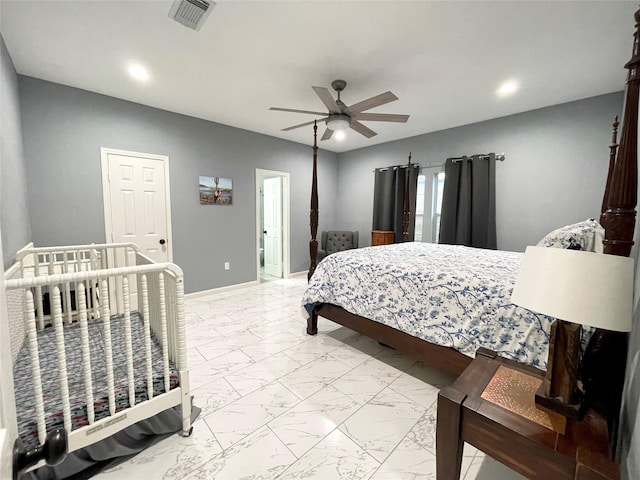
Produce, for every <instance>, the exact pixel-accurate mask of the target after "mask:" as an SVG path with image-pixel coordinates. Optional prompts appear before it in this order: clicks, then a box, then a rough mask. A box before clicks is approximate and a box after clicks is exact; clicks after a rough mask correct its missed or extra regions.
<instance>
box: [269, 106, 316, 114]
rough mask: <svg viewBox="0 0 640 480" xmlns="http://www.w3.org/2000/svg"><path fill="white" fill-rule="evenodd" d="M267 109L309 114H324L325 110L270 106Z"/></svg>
mask: <svg viewBox="0 0 640 480" xmlns="http://www.w3.org/2000/svg"><path fill="white" fill-rule="evenodd" d="M269 110H276V111H278V112H293V113H310V114H311V115H326V114H327V113H326V112H312V111H310V110H296V109H295V108H280V107H271V108H269Z"/></svg>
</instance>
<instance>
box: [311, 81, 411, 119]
mask: <svg viewBox="0 0 640 480" xmlns="http://www.w3.org/2000/svg"><path fill="white" fill-rule="evenodd" d="M314 88H315V87H314ZM396 100H398V97H396V96H395V95H394V94H393V93H391V92H384V93H381V94H380V95H376V96H375V97H371V98H368V99H367V100H363V101H361V102H358V103H356V104H353V105H351V106H350V107H349V108H347V111H348V113H349V114H352V113H360V112H364V111H365V110H369V109H370V108H374V107H379V106H380V105H384V104H385V103H389V102H394V101H396Z"/></svg>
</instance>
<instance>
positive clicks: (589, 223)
mask: <svg viewBox="0 0 640 480" xmlns="http://www.w3.org/2000/svg"><path fill="white" fill-rule="evenodd" d="M603 240H604V228H602V226H601V225H600V224H599V223H598V222H597V221H596V220H595V219H593V218H589V219H588V220H585V221H584V222H578V223H574V224H572V225H565V226H564V227H561V228H558V229H557V230H554V231H553V232H551V233H549V234H548V235H546V236H545V237H544V238H543V239H542V240H540V241H539V242H538V245H537V246H538V247H552V248H566V249H570V250H584V251H587V252H597V253H602V241H603Z"/></svg>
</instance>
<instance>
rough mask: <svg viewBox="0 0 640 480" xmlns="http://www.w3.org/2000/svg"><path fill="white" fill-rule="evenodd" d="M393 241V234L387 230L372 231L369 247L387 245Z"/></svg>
mask: <svg viewBox="0 0 640 480" xmlns="http://www.w3.org/2000/svg"><path fill="white" fill-rule="evenodd" d="M394 241H395V233H394V232H392V231H388V230H372V231H371V246H372V247H374V246H376V245H389V244H391V243H393V242H394Z"/></svg>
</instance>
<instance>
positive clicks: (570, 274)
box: [511, 247, 633, 418]
mask: <svg viewBox="0 0 640 480" xmlns="http://www.w3.org/2000/svg"><path fill="white" fill-rule="evenodd" d="M632 300H633V259H631V258H628V257H620V256H617V255H605V254H601V253H592V252H583V251H578V250H567V249H561V248H548V247H527V249H526V251H525V253H524V256H523V258H522V264H521V265H520V271H519V272H518V276H517V279H516V284H515V287H514V289H513V294H512V296H511V301H512V302H513V303H515V304H516V305H519V306H521V307H524V308H526V309H528V310H532V311H534V312H538V313H542V314H545V315H548V316H550V317H554V318H555V319H556V321H555V322H554V323H553V324H552V326H551V334H550V338H549V359H548V361H547V374H546V376H545V379H544V381H543V383H542V385H541V387H540V389H539V390H538V393H537V394H536V404H537V405H538V406H541V407H542V408H547V409H550V410H553V411H556V412H559V413H562V414H563V415H566V416H570V417H574V418H578V417H580V416H581V414H582V400H583V398H584V393H585V392H584V390H583V388H581V386H580V384H579V382H578V380H579V379H580V378H581V373H583V372H580V368H581V365H580V344H581V336H582V325H584V326H590V327H595V328H596V329H604V330H608V331H616V332H629V331H631V321H632ZM598 334H599V331H598V330H596V332H595V333H594V334H593V335H594V336H597V335H598ZM587 350H588V349H587ZM591 388H593V387H591ZM587 394H588V393H587Z"/></svg>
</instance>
